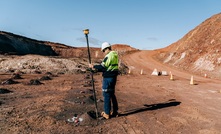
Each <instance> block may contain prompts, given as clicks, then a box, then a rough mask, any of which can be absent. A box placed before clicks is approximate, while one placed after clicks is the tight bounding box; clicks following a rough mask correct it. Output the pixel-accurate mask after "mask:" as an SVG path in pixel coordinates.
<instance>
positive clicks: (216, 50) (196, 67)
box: [156, 13, 221, 78]
mask: <svg viewBox="0 0 221 134" xmlns="http://www.w3.org/2000/svg"><path fill="white" fill-rule="evenodd" d="M220 27H221V13H219V14H216V15H214V16H212V17H211V18H209V19H207V20H205V21H204V22H202V23H201V24H200V25H198V26H197V27H196V28H194V29H193V30H191V31H190V32H189V33H187V34H186V35H185V36H184V37H183V38H181V39H180V40H178V41H177V42H175V43H173V44H171V45H170V46H168V47H166V48H163V49H160V50H158V51H159V53H158V54H157V55H156V58H157V59H158V60H159V61H161V62H163V63H165V64H168V65H171V66H174V67H176V68H178V69H182V70H185V71H190V72H192V73H196V74H199V75H204V74H208V76H210V77H212V78H221V76H220V72H221V53H220V52H221V29H220Z"/></svg>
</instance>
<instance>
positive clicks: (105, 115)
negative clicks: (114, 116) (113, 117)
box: [101, 112, 110, 119]
mask: <svg viewBox="0 0 221 134" xmlns="http://www.w3.org/2000/svg"><path fill="white" fill-rule="evenodd" d="M101 116H102V117H104V118H105V119H109V118H110V116H109V115H108V114H106V113H105V112H101Z"/></svg>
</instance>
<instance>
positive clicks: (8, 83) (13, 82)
mask: <svg viewBox="0 0 221 134" xmlns="http://www.w3.org/2000/svg"><path fill="white" fill-rule="evenodd" d="M17 83H19V82H17V81H14V80H13V79H7V80H5V81H3V82H2V83H1V84H2V85H10V84H17Z"/></svg>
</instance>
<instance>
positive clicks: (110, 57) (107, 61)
mask: <svg viewBox="0 0 221 134" xmlns="http://www.w3.org/2000/svg"><path fill="white" fill-rule="evenodd" d="M102 66H103V67H105V68H106V71H117V70H118V54H117V52H116V51H110V52H109V53H108V54H107V55H106V56H105V57H104V60H103V62H102Z"/></svg>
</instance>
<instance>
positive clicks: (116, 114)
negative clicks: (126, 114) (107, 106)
mask: <svg viewBox="0 0 221 134" xmlns="http://www.w3.org/2000/svg"><path fill="white" fill-rule="evenodd" d="M110 115H111V117H118V112H111V113H110Z"/></svg>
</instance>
